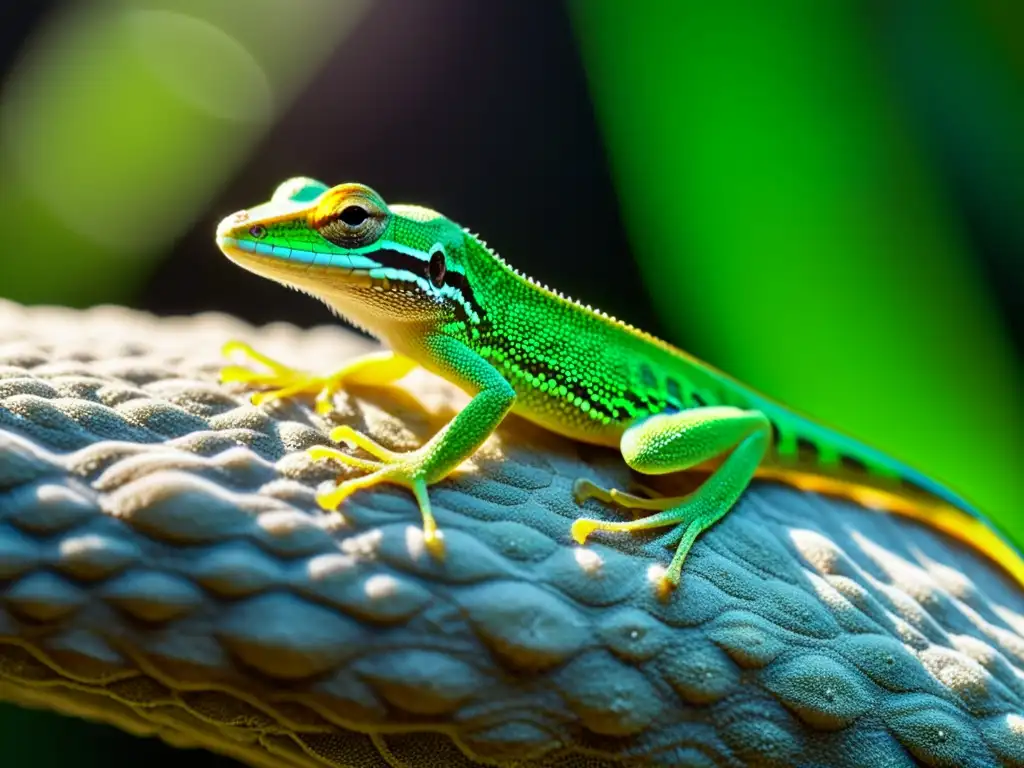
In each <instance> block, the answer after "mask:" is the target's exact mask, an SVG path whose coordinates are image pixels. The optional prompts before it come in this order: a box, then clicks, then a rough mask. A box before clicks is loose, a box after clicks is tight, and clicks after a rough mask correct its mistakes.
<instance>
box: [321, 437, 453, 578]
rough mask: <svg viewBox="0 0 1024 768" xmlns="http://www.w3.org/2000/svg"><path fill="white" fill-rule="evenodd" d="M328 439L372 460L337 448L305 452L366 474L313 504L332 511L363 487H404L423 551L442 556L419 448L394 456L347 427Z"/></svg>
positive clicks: (441, 537) (441, 538)
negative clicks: (419, 519) (415, 511)
mask: <svg viewBox="0 0 1024 768" xmlns="http://www.w3.org/2000/svg"><path fill="white" fill-rule="evenodd" d="M331 440H334V441H335V442H344V443H347V444H348V445H349V447H351V448H362V449H363V450H364V451H366V452H367V453H369V454H370V455H371V456H373V457H374V459H375V460H372V459H363V458H359V457H358V456H352V455H350V454H348V453H345V452H344V451H341V450H339V449H337V448H333V447H328V446H322V445H318V446H314V447H313V448H309V449H308V450H307V451H306V453H307V454H308V455H309V457H310V458H312V459H313V460H314V461H316V460H319V459H334V460H335V461H338V462H340V463H342V464H345V465H347V466H350V467H355V468H356V469H361V470H364V471H365V472H367V473H368V474H366V475H363V476H362V477H355V478H351V479H349V480H344V481H342V482H340V483H338V484H337V485H336V486H335V487H334V489H332V490H330V491H327V492H326V493H321V494H320V495H319V496H317V502H318V503H319V504H320V506H321V507H323V508H324V509H328V510H335V509H337V508H338V506H339V505H340V504H341V503H342V502H343V501H344V500H345V499H346V498H348V497H349V496H350V495H352V494H353V493H355V492H356V491H359V490H362V489H364V488H370V487H372V486H375V485H378V484H379V483H392V484H394V485H401V486H405V487H406V488H408V489H409V490H411V491H412V492H413V495H414V496H415V497H416V502H417V504H418V505H419V508H420V514H421V515H422V516H423V542H424V544H425V545H426V548H427V550H428V551H429V552H430V554H431V555H433V556H434V557H435V558H438V559H441V558H443V557H444V535H443V534H442V532H441V530H440V529H439V528H438V527H437V522H436V521H435V520H434V514H433V512H432V511H431V509H430V499H429V497H428V495H427V485H428V482H427V471H426V469H425V466H426V462H427V459H428V455H427V453H426V452H425V451H424V450H423V449H418V450H415V451H409V452H408V453H396V452H395V451H391V450H389V449H387V448H385V447H384V446H382V445H379V444H378V443H377V442H375V441H374V440H372V439H371V438H370V437H368V436H366V435H364V434H362V433H361V432H357V431H356V430H354V429H352V427H349V426H341V427H337V428H335V429H333V430H331Z"/></svg>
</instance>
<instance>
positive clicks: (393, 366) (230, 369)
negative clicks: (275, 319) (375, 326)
mask: <svg viewBox="0 0 1024 768" xmlns="http://www.w3.org/2000/svg"><path fill="white" fill-rule="evenodd" d="M222 353H223V354H224V355H225V356H231V355H235V354H238V355H241V356H242V357H245V358H248V360H250V361H252V362H255V363H257V364H259V365H261V366H263V367H264V368H265V369H266V370H265V371H256V370H252V369H251V368H248V367H246V366H244V365H228V366H225V367H224V368H222V369H221V372H220V380H221V382H222V383H225V384H227V383H234V382H237V383H241V384H246V385H249V386H254V387H266V388H268V389H267V390H266V391H263V392H255V393H253V395H252V396H251V397H250V401H251V402H252V404H253V405H261V404H263V403H267V402H271V401H273V400H286V399H288V398H290V397H299V396H309V395H313V396H314V397H315V408H316V412H317V413H319V414H320V415H325V414H327V413H330V411H331V410H332V408H333V407H334V395H335V393H336V392H338V390H340V389H341V388H342V387H343V386H344V385H345V384H361V385H370V386H372V385H378V384H389V383H391V382H393V381H395V380H396V379H400V378H401V377H402V376H404V375H405V374H406V373H408V372H409V371H410V370H412V368H413V367H414V366H415V363H413V362H412V361H411V360H409V359H408V358H404V357H401V356H400V355H396V354H395V353H393V352H374V353H371V354H368V355H363V356H362V357H357V358H356V359H354V360H351V361H349V362H348V363H347V364H346V365H344V366H342V367H341V368H339V369H338V370H337V371H334V372H333V373H330V374H327V375H321V374H315V373H310V372H308V371H301V370H297V369H295V368H290V367H288V366H287V365H284V364H282V363H279V362H277V361H276V360H273V359H271V358H269V357H267V356H266V355H264V354H261V353H260V352H257V351H256V350H255V349H253V348H252V347H251V346H249V345H248V344H246V343H245V342H242V341H229V342H228V343H227V344H225V345H224V347H223V349H222Z"/></svg>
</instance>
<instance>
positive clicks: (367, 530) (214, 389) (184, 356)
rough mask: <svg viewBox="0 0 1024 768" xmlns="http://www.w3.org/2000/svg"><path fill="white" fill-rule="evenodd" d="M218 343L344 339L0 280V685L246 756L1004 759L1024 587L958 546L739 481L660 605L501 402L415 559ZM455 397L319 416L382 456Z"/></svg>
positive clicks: (400, 761)
mask: <svg viewBox="0 0 1024 768" xmlns="http://www.w3.org/2000/svg"><path fill="white" fill-rule="evenodd" d="M230 337H242V338H247V339H248V340H251V341H253V342H254V343H255V344H257V345H258V346H259V347H260V348H261V349H262V350H264V351H267V352H268V353H270V354H273V355H278V356H280V357H283V358H284V359H286V360H288V361H291V362H293V363H295V364H296V365H304V366H311V367H315V368H318V369H329V368H331V367H333V366H335V365H337V364H338V363H339V362H340V361H341V360H342V359H344V358H346V357H349V356H352V355H354V354H356V353H357V351H358V350H359V349H361V348H364V347H366V346H367V344H366V342H363V341H361V340H359V339H357V338H356V337H354V336H352V335H350V334H347V333H345V332H344V331H341V330H337V329H333V330H332V329H321V330H317V331H313V332H307V333H303V332H299V331H297V330H294V329H291V328H288V327H284V326H281V327H274V328H269V329H262V330H260V331H259V333H258V334H257V333H256V332H255V331H254V330H253V329H251V328H249V327H247V326H243V325H242V324H240V323H238V322H235V321H231V320H229V319H226V318H222V317H212V316H211V317H202V318H195V319H188V320H173V321H171V320H156V319H153V318H150V317H148V316H145V315H141V314H137V313H132V312H128V311H125V310H116V309H107V308H104V309H97V310H92V311H90V312H86V313H76V312H71V311H60V310H52V309H31V310H29V309H24V308H21V307H18V306H16V305H12V304H4V303H0V598H2V600H0V696H2V697H3V698H6V699H8V700H11V701H14V702H17V703H21V704H23V705H27V706H35V707H45V708H48V709H54V710H58V711H61V712H66V713H70V714H73V715H79V716H83V717H88V718H94V719H97V720H102V721H105V722H109V723H113V724H115V725H117V726H119V727H121V728H123V729H125V730H128V731H130V732H132V733H137V734H151V735H158V736H160V737H162V738H163V739H165V740H167V741H168V742H170V743H172V744H176V745H181V746H201V747H204V748H208V749H212V750H216V751H219V752H223V753H226V754H229V755H233V756H235V757H237V758H239V759H241V760H243V761H246V762H249V763H251V764H253V765H258V766H271V765H273V766H388V765H391V766H395V765H402V766H424V765H438V766H452V767H453V768H454V767H457V766H468V765H477V764H480V762H482V761H489V762H499V763H502V762H504V763H506V764H508V763H511V762H512V761H520V762H516V765H545V766H555V765H558V766H583V765H587V766H598V765H620V764H630V763H631V762H635V763H637V764H643V765H697V766H712V765H715V766H741V765H794V764H799V765H812V764H813V765H832V766H845V765H850V766H853V765H857V766H866V765H870V766H910V765H915V764H921V763H923V764H926V765H936V766H954V765H955V766H994V765H1022V764H1024V746H1022V745H1024V596H1022V595H1021V593H1020V591H1019V590H1018V589H1016V588H1015V587H1014V586H1013V585H1012V584H1011V583H1010V582H1009V581H1008V580H1007V579H1005V578H1004V577H1003V576H1002V575H1001V574H1000V573H998V572H997V571H996V570H995V569H993V568H992V567H991V566H990V565H989V564H988V563H987V562H985V561H983V560H982V559H980V558H978V557H977V556H976V555H975V554H974V553H973V552H971V551H968V550H966V549H964V548H963V547H962V546H960V545H959V544H958V543H957V542H955V541H952V540H949V539H946V538H944V537H942V536H941V535H939V534H936V533H934V532H933V531H930V530H928V529H926V528H924V527H922V526H920V525H917V524H915V523H913V522H910V521H907V520H904V519H901V518H895V517H892V516H888V515H884V514H880V513H874V512H869V511H866V510H862V509H859V508H856V507H854V506H852V505H849V504H844V503H837V502H831V501H826V500H823V499H822V498H819V497H817V496H814V495H810V494H802V493H797V492H794V491H790V490H787V489H784V488H781V487H777V486H773V485H768V484H762V485H759V486H757V487H756V488H755V489H753V490H752V491H751V492H750V493H748V494H747V495H746V496H745V497H744V499H743V501H742V502H741V504H740V505H739V507H738V508H737V510H736V511H735V512H733V513H732V514H730V515H729V516H728V517H727V518H726V519H725V520H724V521H723V522H722V523H721V524H720V525H718V526H717V527H716V528H715V529H714V530H713V531H711V532H710V533H709V534H707V535H706V536H705V537H703V538H702V539H701V541H700V542H698V543H697V545H696V546H695V547H694V549H693V552H692V554H691V555H690V558H689V560H688V561H687V565H686V569H685V572H684V580H683V584H682V586H681V588H680V589H679V590H678V592H677V593H676V594H675V596H674V597H673V598H672V599H671V600H670V601H668V602H660V601H659V600H657V599H656V597H655V596H654V594H653V591H652V589H651V586H650V584H649V583H648V576H647V571H648V569H649V568H650V566H651V565H653V564H655V563H666V562H667V561H668V556H669V553H668V552H667V551H664V550H662V549H660V548H659V547H658V546H657V545H656V544H655V543H654V542H653V540H652V539H651V538H645V537H641V536H635V537H623V536H607V537H603V538H602V537H600V536H599V537H597V538H596V539H595V541H594V543H593V544H590V545H588V546H587V547H586V548H584V549H580V548H578V547H576V546H574V545H572V544H571V542H570V539H569V536H568V530H569V524H570V523H571V521H572V520H573V519H574V517H575V516H576V515H577V514H578V510H577V508H576V507H575V505H574V504H573V502H572V496H571V485H572V482H573V480H574V479H575V478H576V477H577V476H584V477H588V478H591V479H593V480H594V481H595V482H599V483H602V484H611V485H619V486H622V485H627V484H628V483H629V481H630V478H629V475H628V472H627V471H626V470H625V469H624V466H623V464H622V462H621V461H620V460H618V459H617V458H616V455H615V454H614V452H612V451H605V450H600V449H595V448H589V447H586V446H582V445H579V444H576V443H573V442H570V441H567V440H562V439H558V438H556V437H554V436H552V435H550V434H547V433H545V432H543V431H542V430H539V429H537V428H534V427H532V426H530V425H528V424H526V423H525V422H523V421H521V420H518V419H515V418H510V419H508V420H507V422H506V424H505V426H503V427H502V429H501V430H500V431H499V434H498V435H497V436H495V438H494V439H492V440H491V441H490V442H489V443H488V444H487V445H486V446H485V449H484V450H483V451H482V452H481V453H480V455H479V456H478V457H476V459H475V460H474V462H472V463H471V464H470V465H468V466H466V467H465V468H464V470H463V471H461V472H460V474H459V475H458V476H457V477H455V478H452V479H450V480H449V481H446V482H445V483H442V484H441V485H439V486H436V487H435V488H434V489H433V490H432V500H433V502H434V506H435V511H436V512H437V516H438V519H439V522H440V523H441V525H442V526H443V527H444V529H445V531H446V534H447V558H446V560H445V561H444V563H443V564H442V563H437V562H434V561H433V560H432V559H431V558H430V557H429V556H428V555H427V554H426V553H425V552H424V551H423V547H422V540H421V537H420V536H419V533H418V520H419V518H418V512H417V511H416V508H415V505H414V503H413V501H412V499H411V497H410V496H409V495H408V494H407V493H405V492H404V491H403V490H401V489H381V490H374V491H367V492H363V493H360V494H357V495H356V496H355V497H353V498H352V499H351V500H350V501H349V502H348V503H347V504H346V506H345V507H344V508H343V510H342V513H343V514H328V513H325V512H322V511H321V510H319V509H318V508H317V506H316V504H315V501H314V490H315V488H316V486H317V485H318V484H319V483H321V482H324V481H329V480H331V479H333V470H332V469H331V468H329V467H325V466H323V465H315V464H312V463H310V462H309V461H307V460H306V459H305V458H304V455H303V454H302V453H301V451H302V449H304V448H307V447H308V446H310V445H314V444H317V443H325V444H326V442H327V440H326V438H325V432H326V428H327V427H328V426H329V425H328V424H326V423H324V422H323V421H321V420H320V419H318V418H317V417H316V416H315V415H313V414H312V413H311V411H310V409H309V407H308V404H303V403H298V404H296V403H290V404H286V405H277V406H274V407H264V408H254V407H252V406H251V405H249V404H248V402H247V399H246V395H245V393H244V392H241V391H238V390H231V389H228V388H226V387H223V386H220V385H218V384H217V383H216V370H217V368H218V366H219V365H220V360H219V359H218V352H217V350H218V348H219V347H220V345H221V344H222V343H223V342H224V341H225V340H226V339H228V338H230ZM412 393H414V394H415V397H413V396H412ZM463 401H464V398H463V396H462V395H461V394H460V393H457V392H455V391H454V390H452V389H451V388H450V387H449V386H447V385H446V384H445V383H444V382H439V381H438V380H436V379H433V378H431V377H428V376H427V375H426V374H414V375H413V376H412V377H410V378H409V379H407V380H406V382H403V388H391V389H374V390H369V389H368V390H358V391H355V390H353V391H351V392H349V393H347V394H343V395H341V396H340V397H339V411H338V412H337V413H336V414H334V415H333V416H332V421H333V422H336V423H349V424H353V425H355V426H356V427H357V428H359V429H363V430H365V431H367V432H368V433H369V434H371V435H372V436H374V437H375V438H376V439H378V440H380V441H381V442H382V443H384V444H386V445H388V446H390V447H393V448H397V449H406V448H409V447H413V446H415V445H417V444H419V442H421V441H422V440H424V439H425V438H426V437H428V436H429V435H431V434H433V432H434V431H435V430H436V429H437V428H438V427H439V426H440V425H441V424H443V423H444V421H445V420H446V419H447V418H448V417H449V416H450V414H451V413H452V412H453V410H454V409H457V408H458V407H459V406H460V403H461V402H463ZM588 512H589V513H594V514H599V515H609V516H611V515H614V514H616V513H615V512H614V511H612V510H606V509H603V508H602V507H600V506H598V505H593V506H592V507H590V508H588Z"/></svg>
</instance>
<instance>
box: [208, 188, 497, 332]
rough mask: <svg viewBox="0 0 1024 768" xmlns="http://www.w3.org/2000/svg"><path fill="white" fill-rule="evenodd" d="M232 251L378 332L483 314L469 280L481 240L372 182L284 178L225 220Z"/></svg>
mask: <svg viewBox="0 0 1024 768" xmlns="http://www.w3.org/2000/svg"><path fill="white" fill-rule="evenodd" d="M217 244H218V245H219V246H220V249H221V250H222V251H223V252H224V254H225V255H226V256H227V257H228V258H229V259H231V260H232V261H234V262H235V263H237V264H239V265H240V266H242V267H244V268H245V269H247V270H249V271H251V272H255V273H256V274H258V275H261V276H263V277H267V278H270V279H272V280H276V281H278V282H280V283H283V284H285V285H287V286H289V287H292V288H296V289H298V290H301V291H304V292H306V293H309V294H312V295H314V296H316V297H317V298H320V299H321V300H323V301H324V302H325V303H327V304H328V306H330V307H331V308H332V309H334V310H336V311H337V312H339V313H340V314H342V315H343V316H345V317H346V318H348V319H349V320H351V321H352V322H354V323H355V324H357V325H360V326H362V327H364V328H365V329H367V330H368V331H370V332H371V333H373V334H374V335H376V336H381V337H387V336H389V335H390V334H389V333H388V330H389V328H391V327H393V326H395V325H396V324H403V323H416V322H441V321H444V320H448V319H451V320H460V319H462V320H465V319H470V320H472V319H473V318H474V317H478V307H477V306H476V303H475V301H474V298H473V295H472V291H471V289H470V286H469V281H468V279H467V261H468V255H467V254H468V251H469V250H470V249H471V248H472V247H473V246H474V245H475V244H476V241H475V239H473V238H472V237H471V236H470V235H468V234H467V233H466V232H465V231H464V230H463V229H462V228H461V227H459V226H458V225H457V224H455V223H454V222H452V221H450V220H449V219H447V218H445V217H444V216H442V215H441V214H439V213H437V212H436V211H432V210H429V209H427V208H421V207H419V206H413V205H393V206H390V207H389V206H388V205H387V203H385V202H384V200H383V198H381V196H380V195H378V194H377V193H376V192H374V191H373V190H372V189H370V188H369V187H367V186H364V185H362V184H341V185H339V186H336V187H332V188H328V187H327V186H326V185H325V184H322V183H320V182H318V181H314V180H312V179H307V178H296V179H290V180H289V181H286V182H284V183H283V184H281V185H280V186H279V187H278V188H277V190H276V191H275V192H274V195H273V197H272V198H271V200H270V201H269V202H267V203H264V204H262V205H259V206H256V207H254V208H250V209H248V210H244V211H239V212H238V213H235V214H233V215H231V216H229V217H227V218H226V219H224V221H222V222H221V224H220V226H219V227H218V229H217Z"/></svg>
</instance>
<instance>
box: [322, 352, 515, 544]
mask: <svg viewBox="0 0 1024 768" xmlns="http://www.w3.org/2000/svg"><path fill="white" fill-rule="evenodd" d="M424 348H425V350H426V352H427V353H428V354H429V356H430V359H431V360H433V361H434V366H435V368H436V369H437V370H438V372H439V373H440V374H441V375H442V376H444V378H446V379H448V380H449V381H453V382H455V383H457V384H459V385H460V386H462V387H463V388H464V389H467V390H470V391H475V392H476V395H475V396H474V397H473V399H472V400H470V402H469V404H468V405H467V406H466V407H465V408H463V409H462V410H461V411H460V412H459V413H458V415H456V416H455V418H453V419H452V420H451V421H450V422H448V423H447V424H446V425H445V426H444V427H442V428H441V430H440V431H439V432H438V433H437V434H436V435H434V437H432V438H431V439H430V440H429V441H428V442H427V443H425V444H424V445H423V446H422V447H420V448H417V449H416V450H414V451H410V452H408V453H396V452H394V451H391V450H389V449H387V448H385V447H384V446H382V445H379V444H377V443H376V442H375V441H374V440H373V439H371V438H370V437H368V436H367V435H364V434H362V433H360V432H357V431H356V430H354V429H352V428H351V427H347V426H343V427H338V428H336V429H335V430H333V431H332V432H331V439H332V440H339V441H344V442H346V443H348V444H349V445H351V446H353V447H359V448H362V449H363V450H365V451H366V452H368V453H369V454H371V455H372V456H373V457H374V459H375V460H368V459H362V458H358V457H355V456H351V455H349V454H347V453H344V452H343V451H340V450H338V449H337V448H330V447H324V446H317V447H314V448H310V449H309V451H308V453H309V455H310V456H311V457H312V458H313V459H335V460H337V461H340V462H341V463H343V464H347V465H349V466H353V467H356V468H358V469H363V470H366V471H367V472H369V474H367V475H363V476H362V477H356V478H352V479H350V480H346V481H344V482H342V483H340V484H339V485H338V486H337V487H336V488H335V489H334V490H331V491H328V492H327V493H324V494H321V495H320V496H319V497H318V501H319V503H320V505H321V506H322V507H324V508H325V509H332V510H333V509H337V508H338V505H339V504H341V502H342V501H344V500H345V498H347V497H348V496H349V495H351V494H352V493H354V492H355V491H358V490H361V489H363V488H370V487H372V486H374V485H377V484H379V483H393V484H396V485H403V486H405V487H406V488H409V489H410V490H411V491H412V492H413V494H414V495H415V497H416V501H417V503H418V505H419V508H420V514H421V515H422V517H423V537H424V542H425V543H426V545H427V548H428V550H430V551H431V553H432V554H434V555H435V556H440V555H442V554H443V552H444V545H443V539H442V536H441V532H440V531H439V530H438V527H437V523H436V522H435V520H434V515H433V512H432V511H431V508H430V498H429V496H428V494H427V487H428V486H430V485H433V484H434V483H436V482H438V481H440V480H443V479H444V478H445V477H447V476H448V475H449V474H450V473H451V472H452V470H454V469H455V468H456V467H458V466H459V465H460V464H462V462H464V461H465V460H466V459H468V458H469V457H470V456H472V455H473V454H474V453H475V452H476V450H477V448H479V447H480V446H481V445H482V444H483V442H484V441H485V440H486V439H487V438H488V437H489V436H490V434H491V433H492V432H493V431H494V430H495V428H496V427H497V426H498V424H500V423H501V421H502V419H504V418H505V414H507V413H508V412H509V409H511V408H512V404H513V403H514V402H515V391H514V390H513V389H512V386H511V385H510V384H509V383H508V382H507V381H505V379H504V378H502V376H501V374H499V373H498V372H497V370H495V369H494V368H493V367H492V366H491V365H490V364H489V363H488V362H487V361H486V360H484V359H483V358H482V357H480V356H479V355H478V354H477V353H476V352H474V351H472V350H471V349H469V348H468V347H467V346H465V345H464V344H462V343H461V342H459V341H456V340H455V339H451V338H448V337H445V336H438V337H435V338H431V339H427V340H426V341H425V344H424Z"/></svg>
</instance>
